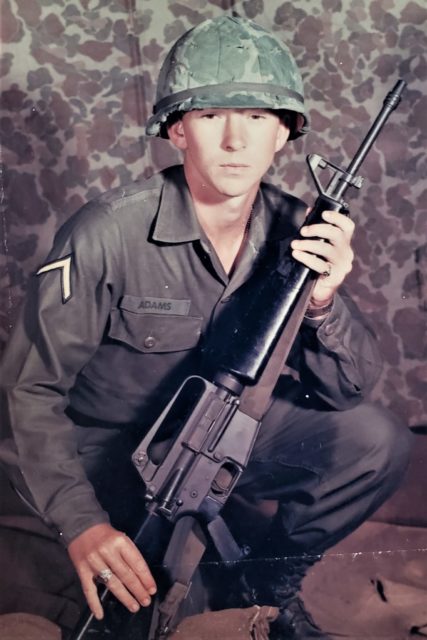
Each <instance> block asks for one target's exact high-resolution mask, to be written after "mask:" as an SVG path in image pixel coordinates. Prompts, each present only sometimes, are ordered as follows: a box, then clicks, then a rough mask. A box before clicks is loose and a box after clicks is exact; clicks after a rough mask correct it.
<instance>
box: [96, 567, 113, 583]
mask: <svg viewBox="0 0 427 640" xmlns="http://www.w3.org/2000/svg"><path fill="white" fill-rule="evenodd" d="M112 577H113V572H112V571H111V569H102V570H101V571H100V572H99V573H98V578H99V579H100V580H101V581H102V582H103V583H104V584H107V583H108V581H109V580H111V578H112Z"/></svg>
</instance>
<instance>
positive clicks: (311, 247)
mask: <svg viewBox="0 0 427 640" xmlns="http://www.w3.org/2000/svg"><path fill="white" fill-rule="evenodd" d="M291 246H292V250H293V253H294V252H295V251H298V252H299V253H306V254H308V255H309V254H312V255H316V256H320V257H321V258H323V259H324V260H326V261H327V262H332V263H335V262H336V261H337V256H336V253H337V251H336V249H335V247H334V246H333V245H331V244H329V243H328V242H323V241H322V240H294V241H293V242H292V245H291ZM294 257H296V256H294ZM298 259H299V258H298Z"/></svg>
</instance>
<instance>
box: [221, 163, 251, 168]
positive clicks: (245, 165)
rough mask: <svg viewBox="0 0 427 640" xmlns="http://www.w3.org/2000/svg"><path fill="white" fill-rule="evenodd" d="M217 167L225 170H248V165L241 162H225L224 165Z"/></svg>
mask: <svg viewBox="0 0 427 640" xmlns="http://www.w3.org/2000/svg"><path fill="white" fill-rule="evenodd" d="M219 166H220V167H222V168H225V169H248V168H249V165H248V164H243V163H242V162H227V163H224V164H220V165H219Z"/></svg>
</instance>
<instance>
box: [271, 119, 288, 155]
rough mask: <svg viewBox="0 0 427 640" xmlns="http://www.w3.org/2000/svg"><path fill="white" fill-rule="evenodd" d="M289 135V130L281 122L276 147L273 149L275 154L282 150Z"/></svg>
mask: <svg viewBox="0 0 427 640" xmlns="http://www.w3.org/2000/svg"><path fill="white" fill-rule="evenodd" d="M289 133H290V130H289V128H288V127H287V126H286V125H285V124H284V123H283V122H281V123H280V125H279V128H278V130H277V136H276V146H275V149H274V151H275V153H277V152H278V151H280V149H283V147H284V146H285V144H286V143H287V141H288V138H289Z"/></svg>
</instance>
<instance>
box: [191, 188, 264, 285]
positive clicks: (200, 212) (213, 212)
mask: <svg viewBox="0 0 427 640" xmlns="http://www.w3.org/2000/svg"><path fill="white" fill-rule="evenodd" d="M234 200H237V199H233V201H230V200H225V201H224V202H221V203H214V204H207V203H205V202H200V201H197V200H194V207H195V211H196V215H197V218H198V220H199V223H200V226H201V227H202V229H203V231H204V232H205V233H206V235H207V237H208V238H209V240H210V242H211V244H212V246H213V247H214V249H215V251H216V253H217V255H218V257H219V259H220V261H221V263H222V265H223V267H224V270H225V271H226V273H228V274H229V273H230V272H231V271H232V269H233V268H235V267H236V265H237V262H238V259H239V257H240V255H241V253H242V251H243V248H244V246H245V241H246V236H247V232H248V230H249V226H250V221H251V213H252V206H253V200H254V197H252V195H251V197H245V198H244V199H241V198H239V200H240V201H239V202H237V201H234Z"/></svg>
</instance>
